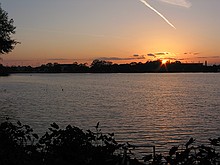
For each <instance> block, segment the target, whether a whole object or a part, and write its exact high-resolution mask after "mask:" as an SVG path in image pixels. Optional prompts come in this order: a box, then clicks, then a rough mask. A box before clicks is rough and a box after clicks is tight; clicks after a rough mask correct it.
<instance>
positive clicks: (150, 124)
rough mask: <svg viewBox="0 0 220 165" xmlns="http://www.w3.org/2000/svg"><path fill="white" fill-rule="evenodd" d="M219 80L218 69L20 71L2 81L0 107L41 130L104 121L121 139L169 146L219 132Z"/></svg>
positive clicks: (87, 124)
mask: <svg viewBox="0 0 220 165" xmlns="http://www.w3.org/2000/svg"><path fill="white" fill-rule="evenodd" d="M219 83H220V76H219V74H35V75H33V76H28V75H23V74H17V75H12V76H10V77H8V78H4V79H1V81H0V94H1V96H2V97H1V98H0V105H1V112H0V113H1V119H3V118H5V117H6V116H9V117H11V118H14V119H16V120H21V121H22V122H24V123H28V124H30V125H32V126H33V127H34V128H35V130H36V131H37V132H44V131H46V129H47V128H48V126H49V124H50V123H53V122H57V123H58V124H59V125H61V126H66V125H67V124H72V125H76V126H79V127H81V128H84V129H89V128H92V129H93V128H94V126H95V124H96V123H97V122H98V121H99V122H100V123H101V127H102V130H103V131H104V132H105V131H106V132H115V134H116V138H117V139H118V140H119V141H130V142H133V143H136V144H137V143H138V144H143V143H151V144H156V145H157V146H161V145H168V146H166V147H169V146H171V145H173V144H175V143H179V142H184V143H185V142H186V141H187V140H188V139H189V138H190V137H191V136H192V137H194V138H196V139H197V141H199V142H202V141H204V140H207V139H208V138H209V137H210V136H213V137H215V136H219V134H220V123H219V115H218V114H219V111H220V100H219V98H220V93H219V85H218V84H219ZM161 149H164V148H163V146H162V148H161Z"/></svg>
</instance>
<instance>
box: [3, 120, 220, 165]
mask: <svg viewBox="0 0 220 165" xmlns="http://www.w3.org/2000/svg"><path fill="white" fill-rule="evenodd" d="M50 126H51V127H50V128H49V133H48V132H46V133H45V134H44V135H43V136H42V137H39V136H38V135H37V134H35V133H34V132H33V129H32V128H31V127H30V126H28V125H23V124H21V123H20V122H17V123H16V124H13V123H11V122H9V121H8V120H7V121H6V122H4V123H2V124H1V125H0V165H26V164H27V165H35V164H36V165H61V164H62V165H127V164H130V165H132V164H133V165H138V164H142V163H140V162H139V161H137V160H136V159H131V158H130V157H129V156H128V154H127V150H129V149H132V148H133V147H132V146H131V145H129V144H128V143H127V144H126V145H125V144H118V143H117V142H116V141H115V139H114V134H103V133H102V132H101V129H99V123H97V126H96V127H95V129H96V130H95V132H92V131H90V130H87V131H86V132H84V131H83V130H81V129H79V128H77V127H74V126H70V125H68V126H67V127H66V128H65V129H60V128H59V126H58V125H57V124H56V123H53V124H51V125H50ZM209 140H210V143H211V144H210V145H211V146H204V145H201V146H197V147H195V146H193V143H194V141H195V139H193V138H191V139H190V140H189V141H188V142H187V143H186V144H185V147H184V148H181V149H180V148H179V146H176V147H172V148H171V149H170V151H169V154H168V156H163V155H152V154H150V155H145V156H143V161H144V162H145V164H153V165H160V164H170V165H178V164H181V165H182V164H184V165H191V164H201V165H206V164H207V165H208V164H210V165H212V164H218V163H219V158H220V156H219V153H217V152H216V150H215V147H217V146H219V145H220V138H218V139H209ZM118 150H122V151H123V152H121V153H124V154H116V153H120V152H116V151H118Z"/></svg>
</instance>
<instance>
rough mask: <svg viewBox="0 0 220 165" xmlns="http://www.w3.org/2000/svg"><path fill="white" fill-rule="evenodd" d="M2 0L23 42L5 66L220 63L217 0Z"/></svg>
mask: <svg viewBox="0 0 220 165" xmlns="http://www.w3.org/2000/svg"><path fill="white" fill-rule="evenodd" d="M146 2H147V3H148V4H149V5H150V6H151V7H152V8H154V9H155V10H156V11H157V12H159V13H160V14H161V15H162V16H164V17H165V18H166V19H167V20H168V21H169V22H170V24H172V25H173V26H174V27H175V28H176V29H175V28H174V27H172V26H171V25H170V24H169V23H168V22H166V21H165V19H163V18H162V17H161V16H160V15H159V14H158V13H156V11H153V10H152V9H151V8H150V7H148V6H147V5H145V4H144V3H143V2H141V1H140V0H1V6H2V9H4V10H5V11H7V12H8V14H9V18H13V19H14V21H15V22H14V25H15V26H16V27H17V29H16V34H15V35H14V36H13V38H15V39H17V40H18V41H20V42H21V44H19V45H17V46H16V48H15V50H14V51H13V52H11V53H9V54H7V55H1V58H2V61H1V63H3V64H4V65H33V66H37V65H41V64H43V63H47V62H58V63H73V62H74V61H77V62H82V63H84V62H88V63H90V62H91V61H92V60H94V59H103V60H109V61H113V62H116V63H124V62H133V61H136V62H137V61H141V62H146V61H148V60H156V59H170V60H180V61H182V62H203V63H204V61H208V64H210V65H211V64H220V18H219V16H220V10H219V7H220V0H146Z"/></svg>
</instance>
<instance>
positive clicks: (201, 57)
mask: <svg viewBox="0 0 220 165" xmlns="http://www.w3.org/2000/svg"><path fill="white" fill-rule="evenodd" d="M197 58H220V56H200V57H197Z"/></svg>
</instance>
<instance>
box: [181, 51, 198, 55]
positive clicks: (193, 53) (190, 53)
mask: <svg viewBox="0 0 220 165" xmlns="http://www.w3.org/2000/svg"><path fill="white" fill-rule="evenodd" d="M184 54H185V55H198V54H200V53H199V52H185V53H184Z"/></svg>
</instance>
